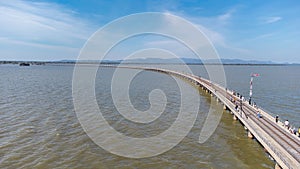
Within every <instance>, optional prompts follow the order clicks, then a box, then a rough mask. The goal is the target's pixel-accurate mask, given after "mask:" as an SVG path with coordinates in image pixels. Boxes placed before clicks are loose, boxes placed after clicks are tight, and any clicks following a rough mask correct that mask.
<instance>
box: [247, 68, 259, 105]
mask: <svg viewBox="0 0 300 169" xmlns="http://www.w3.org/2000/svg"><path fill="white" fill-rule="evenodd" d="M258 76H259V74H258V73H251V79H250V92H249V97H250V98H249V104H250V105H251V102H252V100H251V99H252V85H253V77H258Z"/></svg>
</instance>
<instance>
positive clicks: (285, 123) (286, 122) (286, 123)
mask: <svg viewBox="0 0 300 169" xmlns="http://www.w3.org/2000/svg"><path fill="white" fill-rule="evenodd" d="M284 126H285V127H286V128H287V129H289V127H290V122H289V120H285V122H284Z"/></svg>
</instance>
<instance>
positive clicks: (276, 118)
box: [275, 115, 279, 123]
mask: <svg viewBox="0 0 300 169" xmlns="http://www.w3.org/2000/svg"><path fill="white" fill-rule="evenodd" d="M278 119H279V117H278V115H276V117H275V122H276V123H278Z"/></svg>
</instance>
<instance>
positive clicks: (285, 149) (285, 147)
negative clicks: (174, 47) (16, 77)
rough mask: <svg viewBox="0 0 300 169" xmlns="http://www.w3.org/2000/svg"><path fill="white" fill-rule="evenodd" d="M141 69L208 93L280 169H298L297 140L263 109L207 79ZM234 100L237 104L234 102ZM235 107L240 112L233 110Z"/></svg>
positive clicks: (299, 143) (299, 160)
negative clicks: (223, 106)
mask: <svg viewBox="0 0 300 169" xmlns="http://www.w3.org/2000/svg"><path fill="white" fill-rule="evenodd" d="M143 69H145V70H151V71H159V72H163V73H167V74H170V75H173V76H179V77H181V78H184V79H187V80H189V81H191V82H193V83H195V84H196V85H199V86H200V87H202V88H203V89H205V90H208V91H209V92H210V93H211V94H213V95H214V96H216V97H217V98H218V99H219V100H221V101H222V102H223V104H224V105H225V106H226V108H228V109H229V110H230V111H231V112H233V113H234V115H235V116H236V117H237V118H238V119H239V120H240V121H241V122H242V123H243V124H244V125H245V127H247V129H248V130H249V131H250V132H251V134H253V135H254V137H255V138H256V140H257V141H259V142H260V143H261V144H262V146H263V147H264V148H265V149H266V150H267V151H268V152H269V153H270V155H271V156H272V157H273V158H274V159H275V160H276V162H277V163H278V164H279V165H280V166H281V167H282V168H289V169H298V168H300V139H299V138H298V137H297V136H295V135H293V134H291V133H289V131H288V130H287V129H285V128H284V127H282V123H276V122H275V118H274V117H272V116H271V115H269V114H268V113H267V112H266V111H264V110H263V109H260V108H258V107H256V106H253V105H250V104H249V103H248V102H246V101H241V100H240V99H239V98H238V97H237V96H235V95H234V94H233V92H232V91H229V90H227V89H225V88H224V87H222V86H220V85H218V84H216V83H213V82H210V81H209V80H207V79H204V78H201V77H198V76H195V75H190V74H184V73H180V72H175V71H171V70H165V69H157V68H143ZM234 100H236V101H235V102H234ZM236 104H237V105H238V106H239V107H240V109H241V111H238V110H236V109H235V107H236ZM257 111H259V112H260V114H262V118H258V117H257Z"/></svg>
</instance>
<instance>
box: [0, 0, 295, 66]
mask: <svg viewBox="0 0 300 169" xmlns="http://www.w3.org/2000/svg"><path fill="white" fill-rule="evenodd" d="M299 11H300V1H297V0H294V1H290V0H286V1H276V0H273V1H260V0H253V1H214V0H212V1H207V0H203V1H201V0H187V1H178V0H166V1H163V2H161V1H158V0H149V1H142V0H141V1H139V0H136V1H134V0H132V1H128V0H110V1H101V0H53V1H33V0H30V1H29V0H27V1H21V0H3V1H0V23H1V27H0V60H63V59H76V58H77V56H78V54H79V52H80V49H81V48H82V46H83V45H84V44H85V42H86V40H87V39H88V38H89V37H90V36H91V35H92V34H93V33H94V32H95V31H97V30H98V29H99V28H101V27H102V26H104V25H106V24H107V23H109V22H111V21H113V20H114V19H118V18H119V17H123V16H126V15H129V14H134V13H140V12H162V13H166V14H173V15H177V16H180V17H182V18H184V19H186V20H188V21H190V22H192V23H193V24H195V25H196V26H197V27H198V28H199V29H201V30H202V31H203V32H204V33H205V34H206V36H207V37H208V38H209V39H210V41H211V42H212V43H213V44H214V46H215V47H216V49H217V51H218V53H219V56H220V57H221V58H226V59H244V60H263V61H274V62H289V63H300V43H299V42H300V12H299ZM128 27H129V28H130V25H128ZM137 42H138V43H137ZM137 44H138V45H137ZM162 44H163V45H162ZM152 47H162V48H163V49H166V50H171V51H174V50H175V51H176V50H178V49H180V46H179V45H178V44H176V42H172V41H170V40H169V39H165V38H164V37H155V36H153V37H149V36H145V37H139V38H133V39H131V40H128V41H127V43H126V44H123V45H120V47H119V48H117V49H118V50H116V51H115V53H112V54H111V55H113V56H112V57H111V58H112V59H122V58H123V57H125V56H126V55H128V54H130V53H131V52H133V51H134V50H137V49H143V48H152ZM177 53H178V54H179V55H180V56H182V57H192V56H191V55H190V54H189V53H188V52H187V51H185V50H181V51H178V52H177Z"/></svg>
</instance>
